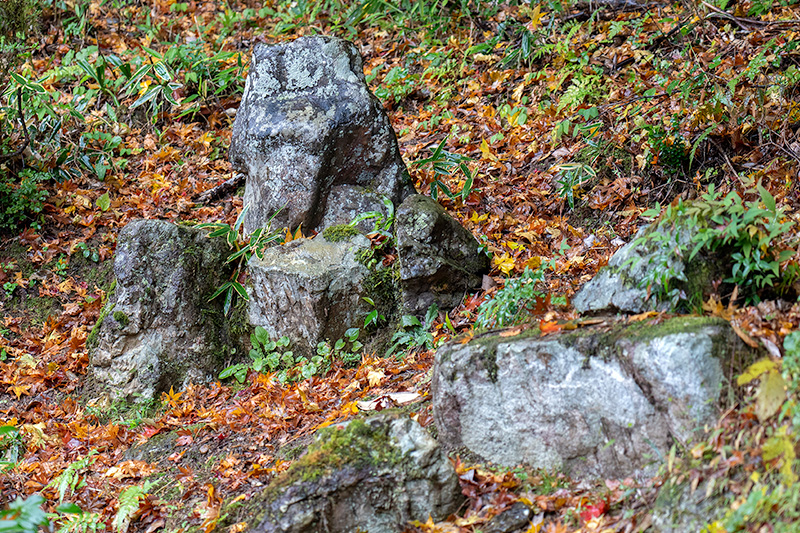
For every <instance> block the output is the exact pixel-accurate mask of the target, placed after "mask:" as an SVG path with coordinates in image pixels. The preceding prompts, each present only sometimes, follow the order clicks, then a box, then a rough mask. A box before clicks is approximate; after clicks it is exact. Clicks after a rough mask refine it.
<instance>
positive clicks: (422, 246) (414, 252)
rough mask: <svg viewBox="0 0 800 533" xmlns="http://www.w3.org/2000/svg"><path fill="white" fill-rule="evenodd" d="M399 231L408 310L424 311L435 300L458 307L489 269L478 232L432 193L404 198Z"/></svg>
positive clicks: (397, 224) (397, 220)
mask: <svg viewBox="0 0 800 533" xmlns="http://www.w3.org/2000/svg"><path fill="white" fill-rule="evenodd" d="M395 231H396V233H397V254H398V256H399V258H400V286H401V289H402V291H403V307H404V308H405V310H406V312H409V313H413V314H423V313H425V311H426V310H427V309H428V307H430V305H431V304H433V303H436V304H437V305H438V306H439V307H440V308H442V309H452V308H453V307H455V306H457V305H458V304H459V303H460V302H461V299H462V298H463V297H464V295H465V294H466V293H467V292H469V291H471V290H474V289H476V288H478V287H480V285H481V281H482V276H483V274H485V273H488V271H489V258H488V256H487V255H486V254H485V253H484V252H483V251H481V250H480V245H479V244H478V241H477V240H476V239H475V237H474V236H473V235H472V234H471V233H470V232H469V231H468V230H466V229H465V228H464V227H463V226H461V224H459V223H458V221H456V220H455V219H454V218H453V217H451V216H450V215H448V214H447V213H446V212H445V210H444V209H443V208H442V206H440V205H439V204H438V203H437V202H435V201H434V200H432V199H431V198H428V197H427V196H422V195H419V194H415V195H411V196H409V197H408V198H406V199H405V201H403V203H402V205H401V206H400V207H399V208H398V210H397V214H396V218H395Z"/></svg>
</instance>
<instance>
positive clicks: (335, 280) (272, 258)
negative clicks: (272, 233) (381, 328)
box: [248, 234, 371, 355]
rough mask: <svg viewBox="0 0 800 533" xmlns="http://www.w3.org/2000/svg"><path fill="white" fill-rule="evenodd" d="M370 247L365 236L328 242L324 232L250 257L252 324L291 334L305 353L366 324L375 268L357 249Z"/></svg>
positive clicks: (277, 334)
mask: <svg viewBox="0 0 800 533" xmlns="http://www.w3.org/2000/svg"><path fill="white" fill-rule="evenodd" d="M369 248H370V243H369V240H367V238H366V237H364V236H363V235H355V236H351V237H350V238H347V239H344V240H342V241H339V242H328V241H327V240H325V238H324V237H323V236H322V235H321V234H320V235H317V237H315V238H314V239H300V240H297V241H293V242H290V243H289V244H287V245H284V246H275V247H273V248H269V249H267V250H266V251H265V252H264V256H263V258H261V259H259V258H258V257H256V256H255V255H254V256H252V257H251V259H250V262H249V264H248V268H249V272H250V279H251V281H252V286H251V288H250V323H251V324H252V325H253V326H261V327H263V328H264V329H266V330H267V331H268V332H270V334H272V335H274V336H275V337H282V336H284V335H285V336H287V337H289V339H290V340H291V341H292V344H291V347H292V350H293V351H295V353H302V354H303V355H307V354H309V353H313V352H314V351H315V349H316V346H317V343H319V342H322V341H325V340H329V341H331V342H335V341H336V340H337V339H340V338H343V337H344V332H345V331H346V330H347V329H349V328H352V327H359V326H363V325H364V317H365V316H366V315H367V314H368V313H369V312H370V310H371V307H370V306H369V304H367V303H366V302H365V301H364V300H363V297H364V296H367V293H366V288H365V281H366V280H367V279H368V278H369V276H370V274H371V272H370V270H369V269H368V268H367V267H365V266H364V265H362V264H361V263H359V262H358V260H357V259H356V254H357V253H358V252H359V251H360V250H369Z"/></svg>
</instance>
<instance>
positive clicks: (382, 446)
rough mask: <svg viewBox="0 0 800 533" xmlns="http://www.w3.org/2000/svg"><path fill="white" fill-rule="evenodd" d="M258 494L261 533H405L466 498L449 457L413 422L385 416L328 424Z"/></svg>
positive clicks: (444, 514) (438, 517)
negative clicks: (410, 526)
mask: <svg viewBox="0 0 800 533" xmlns="http://www.w3.org/2000/svg"><path fill="white" fill-rule="evenodd" d="M257 498H258V499H259V500H260V501H261V502H263V504H262V505H263V507H262V509H263V511H262V512H261V513H259V515H258V516H257V518H256V520H255V522H254V523H256V524H257V525H256V526H255V527H254V528H253V529H252V530H251V531H253V532H254V533H317V532H319V531H326V532H328V533H351V532H353V531H367V532H369V533H399V532H400V531H403V530H404V529H405V528H404V526H405V525H406V524H407V522H408V521H409V520H420V521H423V522H424V521H426V520H427V519H428V517H432V518H433V519H434V520H442V519H444V518H445V517H447V516H448V515H449V514H451V513H453V512H455V511H456V510H457V509H458V507H459V506H460V504H461V502H462V501H463V496H462V495H461V490H460V487H459V484H458V476H457V475H456V472H455V470H454V468H453V465H452V464H451V463H450V461H449V460H448V459H447V456H446V455H445V454H444V453H443V452H442V450H441V449H440V448H439V446H438V444H437V443H436V441H435V440H433V439H432V438H431V437H430V436H429V435H428V434H427V432H426V431H425V430H424V429H423V428H422V427H421V426H420V425H419V424H417V423H416V422H414V421H413V420H411V419H409V418H406V417H402V416H397V415H394V416H392V415H379V416H377V417H373V418H370V419H367V420H366V421H361V420H354V421H352V422H349V423H347V424H342V425H340V426H334V427H332V428H326V429H325V430H323V431H322V432H321V434H320V435H319V436H318V438H317V440H316V443H315V444H312V446H311V447H310V448H309V450H308V452H307V453H306V454H305V455H304V456H303V457H301V458H300V459H298V461H297V462H296V463H295V464H293V465H292V466H291V467H290V469H289V470H288V471H287V472H286V473H284V474H283V475H282V477H279V478H278V479H276V480H275V481H274V482H273V483H272V484H271V485H270V486H269V487H267V489H265V491H264V492H263V493H262V494H261V495H260V496H257Z"/></svg>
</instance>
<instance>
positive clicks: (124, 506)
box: [82, 481, 151, 533]
mask: <svg viewBox="0 0 800 533" xmlns="http://www.w3.org/2000/svg"><path fill="white" fill-rule="evenodd" d="M150 486H151V484H150V482H149V481H145V482H144V484H143V485H131V486H130V487H126V488H125V489H124V490H123V491H122V492H121V493H120V494H119V508H118V509H117V514H116V515H114V520H113V521H112V523H111V525H112V527H113V528H114V531H116V532H117V533H125V532H126V531H128V526H129V525H130V523H131V519H132V518H133V516H134V515H135V514H136V513H137V511H139V502H140V501H141V500H142V499H143V498H144V497H145V496H146V495H147V491H148V490H150ZM86 514H94V513H86ZM97 517H98V518H99V515H97ZM99 524H100V525H102V529H105V524H104V523H103V522H99ZM97 529H98V528H94V527H92V528H91V530H92V531H96V530H97ZM85 531H88V529H85V530H83V532H82V533H84V532H85Z"/></svg>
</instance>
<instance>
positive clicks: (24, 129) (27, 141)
mask: <svg viewBox="0 0 800 533" xmlns="http://www.w3.org/2000/svg"><path fill="white" fill-rule="evenodd" d="M17 109H19V120H20V122H22V132H23V133H24V134H25V143H24V144H23V145H22V146H20V147H19V150H17V151H16V152H14V153H12V154H5V155H0V160H2V159H10V158H12V157H18V156H20V155H22V152H24V151H25V148H27V147H28V145H29V144H30V143H31V138H30V137H28V126H26V125H25V115H23V114H22V87H17Z"/></svg>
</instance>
